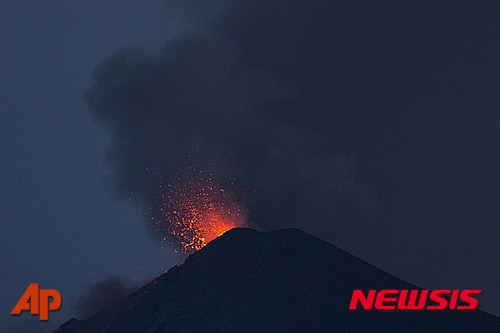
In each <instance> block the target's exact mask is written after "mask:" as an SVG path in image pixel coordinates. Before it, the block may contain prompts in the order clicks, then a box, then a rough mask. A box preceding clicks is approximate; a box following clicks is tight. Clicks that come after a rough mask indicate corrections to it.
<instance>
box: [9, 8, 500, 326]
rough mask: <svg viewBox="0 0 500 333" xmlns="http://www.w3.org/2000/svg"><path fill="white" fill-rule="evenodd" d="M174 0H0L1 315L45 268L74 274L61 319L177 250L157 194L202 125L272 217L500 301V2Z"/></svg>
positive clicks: (253, 213) (214, 151)
mask: <svg viewBox="0 0 500 333" xmlns="http://www.w3.org/2000/svg"><path fill="white" fill-rule="evenodd" d="M176 3H177V1H142V2H140V3H139V2H132V1H126V2H120V3H119V4H118V3H117V4H116V5H111V4H109V3H108V4H105V3H102V2H99V1H80V2H78V3H77V4H75V3H72V4H69V3H56V2H54V1H45V2H36V3H34V2H33V3H27V2H11V3H3V4H1V5H0V6H1V7H0V24H1V26H0V38H1V40H0V42H1V45H2V52H1V53H0V54H1V58H0V59H1V60H0V61H1V62H0V77H1V80H2V81H1V82H2V84H1V86H0V89H1V90H0V111H1V113H0V117H1V118H0V126H1V131H0V135H1V136H0V140H1V141H0V156H1V157H2V163H1V164H0V168H1V172H2V173H1V174H2V177H1V178H0V179H1V182H2V183H1V188H2V191H1V195H2V197H1V201H0V202H1V204H2V209H1V210H0V221H1V224H0V228H1V229H0V251H1V252H2V256H1V257H0V258H1V262H0V264H1V266H0V267H2V272H4V273H2V281H1V282H2V286H3V287H2V296H3V297H4V300H5V301H3V302H2V304H1V305H0V321H1V326H2V327H5V326H4V322H5V323H7V324H5V325H11V324H12V325H15V324H16V323H19V322H23V323H24V322H25V321H26V319H27V318H26V317H27V316H26V315H23V316H21V317H20V318H17V317H16V318H11V316H10V315H9V312H10V310H11V308H12V307H13V306H14V304H15V302H16V301H17V299H18V298H19V296H20V295H21V293H22V292H23V291H24V289H25V288H26V287H27V285H28V284H29V283H30V282H40V283H41V287H42V288H55V289H58V290H59V291H61V293H62V296H63V308H62V310H60V311H59V312H58V313H56V314H54V315H53V317H52V318H53V320H51V322H50V323H49V324H48V325H52V326H51V328H52V327H54V326H56V325H57V324H60V323H61V322H62V321H65V320H66V319H68V318H69V317H70V312H71V308H72V306H73V305H74V303H75V301H76V300H77V298H78V297H79V296H80V295H81V294H82V293H84V292H85V291H86V290H87V289H88V286H89V284H90V283H92V282H95V281H97V280H99V279H103V278H106V277H107V276H108V275H110V274H115V275H123V276H126V277H128V278H130V279H132V280H137V281H139V282H141V281H144V280H145V279H146V278H147V277H150V276H153V275H158V274H160V273H161V272H162V271H164V270H165V269H166V268H168V267H170V266H171V265H172V264H173V263H175V262H176V261H177V260H178V258H177V257H176V255H175V254H174V253H172V252H171V251H169V250H161V249H160V248H159V247H158V246H155V245H154V244H153V243H152V242H151V240H150V239H149V236H148V234H147V232H146V228H145V227H144V224H143V223H142V221H141V220H143V217H142V216H140V214H139V211H138V209H137V206H141V205H142V206H143V208H148V206H153V208H154V206H155V205H157V204H158V203H157V202H155V201H154V200H152V199H151V197H152V192H154V191H155V186H156V185H157V181H158V179H156V178H155V177H156V176H157V175H160V176H162V175H163V176H165V177H168V176H171V174H170V173H169V172H170V171H169V170H171V169H175V168H177V167H189V165H188V162H187V161H186V160H185V153H186V151H187V149H188V148H189V147H190V146H193V145H194V146H198V147H200V148H199V151H200V152H199V154H200V156H201V157H200V158H201V160H202V161H203V163H207V165H211V166H214V170H215V171H216V172H218V176H219V177H221V178H224V177H226V176H230V177H233V178H235V179H236V180H237V181H238V184H239V185H240V186H241V188H242V189H243V190H244V191H246V192H247V194H248V193H255V194H252V195H248V196H247V199H246V200H247V202H246V204H247V206H248V208H249V210H250V224H251V225H252V226H254V227H257V228H260V229H263V230H266V229H273V228H279V227H287V226H295V227H299V228H301V229H302V230H304V231H306V232H310V233H312V234H314V235H316V236H320V237H322V238H324V239H326V240H328V241H330V242H332V243H333V244H334V245H337V246H339V247H341V248H343V249H345V250H347V251H349V252H351V253H352V254H354V255H357V256H359V257H360V258H362V259H364V260H366V261H368V262H370V263H372V264H374V265H376V266H378V267H380V268H382V269H384V270H386V271H388V272H390V273H392V274H394V275H396V276H398V277H400V278H402V279H404V280H407V281H408V282H410V283H414V284H416V285H419V286H421V287H424V288H428V289H483V296H482V298H481V306H482V308H483V309H484V310H486V311H489V312H492V313H495V314H497V315H498V314H500V304H499V302H498V300H499V299H500V287H499V286H498V277H499V276H500V265H499V260H498V256H499V254H500V245H499V244H500V236H499V235H500V226H499V218H500V210H499V207H500V120H499V119H500V117H499V111H498V110H499V109H500V108H499V107H500V98H499V97H498V96H500V94H499V87H500V71H499V68H498V66H497V64H496V62H497V60H498V59H499V57H500V45H499V42H498V36H499V33H500V29H499V28H500V25H499V23H498V15H499V14H500V7H499V6H498V5H496V4H495V3H493V2H487V1H479V2H474V3H472V2H471V3H468V2H466V1H460V2H458V3H456V2H455V1H450V2H446V1H444V2H442V3H441V2H440V3H434V2H432V1H427V2H426V1H424V2H421V3H420V2H419V3H412V2H409V1H408V2H405V1H388V2H387V3H386V4H384V6H382V5H375V4H373V3H372V2H370V1H352V2H349V3H348V4H347V3H345V4H342V3H340V2H329V1H326V0H325V1H318V2H317V3H315V5H314V6H311V5H309V2H305V1H291V0H290V1H280V0H272V1H271V0H269V1H260V0H259V1H257V0H256V1H236V0H235V1H230V0H227V1H225V0H214V1H211V2H204V4H205V5H203V6H200V5H199V1H196V0H191V1H187V2H186V3H187V4H188V5H187V6H188V7H192V8H190V10H187V11H183V12H182V11H181V12H179V11H178V10H179V9H180V8H181V7H182V6H178V5H177V6H176V5H175V4H176ZM227 3H232V4H235V5H234V6H232V7H226V6H225V4H227ZM191 9H193V10H191ZM179 13H181V14H179ZM183 15H188V16H185V17H184V16H183ZM188 17H189V18H188ZM184 28H187V29H185V30H187V31H189V34H184V35H182V36H181V38H180V39H178V40H176V41H174V42H169V43H168V44H166V45H164V46H163V47H162V48H161V51H158V50H159V48H160V47H161V46H162V45H163V44H164V43H165V42H166V41H167V40H171V39H172V38H173V37H175V36H178V34H179V32H180V31H184V30H183V29H184ZM135 44H141V45H143V46H144V49H142V50H138V49H137V48H135V49H131V48H129V49H127V51H125V52H122V53H119V54H115V53H116V52H117V51H120V50H121V49H123V48H124V47H127V46H130V45H135ZM113 54H115V55H114V56H113V57H111V58H110V56H112V55H113ZM105 59H106V60H105ZM103 60H105V62H103V63H101V65H100V66H99V70H98V71H97V73H96V76H95V80H94V78H93V76H92V75H93V74H92V73H93V70H94V68H95V66H96V65H98V64H99V63H100V62H101V61H103ZM89 89H90V90H89ZM86 91H88V93H87V103H88V104H89V106H90V107H89V106H87V105H86V102H85V100H84V97H83V96H84V93H85V92H86ZM89 111H91V112H89ZM91 113H92V115H93V116H94V117H95V118H98V119H99V120H100V121H101V122H103V123H105V124H106V125H110V128H112V130H111V131H107V130H106V127H105V126H102V124H97V123H96V122H94V120H93V119H92V116H91ZM107 151H111V152H112V153H113V155H112V156H113V158H112V159H111V160H109V159H108V162H111V163H106V152H107ZM145 170H154V171H155V173H154V174H153V173H149V171H148V173H146V172H145ZM152 174H153V176H152ZM116 184H118V189H119V192H120V194H121V196H118V195H117V194H116V193H115V191H114V190H113V187H114V186H115V185H116ZM134 193H135V194H134ZM127 196H130V197H132V198H133V199H134V200H135V203H136V204H137V205H134V203H130V202H129V201H127V200H125V199H124V198H126V197H127ZM156 208H158V207H156ZM140 266H142V268H140ZM4 295H5V296H4Z"/></svg>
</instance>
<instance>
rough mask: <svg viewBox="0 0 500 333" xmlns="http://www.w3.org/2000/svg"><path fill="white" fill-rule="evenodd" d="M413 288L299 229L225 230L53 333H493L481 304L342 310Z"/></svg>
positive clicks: (498, 324) (497, 323)
mask: <svg viewBox="0 0 500 333" xmlns="http://www.w3.org/2000/svg"><path fill="white" fill-rule="evenodd" d="M355 289H362V290H369V289H376V290H380V289H410V290H411V289H418V288H417V287H415V286H413V285H410V284H408V283H406V282H404V281H402V280H400V279H398V278H396V277H394V276H392V275H390V274H388V273H386V272H384V271H382V270H380V269H378V268H376V267H374V266H372V265H370V264H368V263H366V262H364V261H362V260H360V259H357V258H356V257H354V256H352V255H350V254H348V253H346V252H344V251H342V250H340V249H339V248H337V247H335V246H333V245H331V244H329V243H326V242H324V241H322V240H320V239H318V238H315V237H313V236H310V235H308V234H306V233H304V232H301V231H298V230H296V229H284V230H278V231H272V232H266V233H261V232H257V231H254V230H252V229H244V228H237V229H232V230H230V231H228V232H227V233H225V234H224V235H222V236H221V237H219V238H217V239H215V240H214V241H212V242H211V243H209V244H208V245H207V246H206V247H204V248H203V249H201V250H199V251H197V252H195V253H193V254H192V255H191V256H189V257H188V258H187V259H186V261H185V263H184V264H183V265H181V266H180V267H178V266H175V267H173V268H172V269H170V270H169V271H168V272H167V273H165V274H163V275H161V276H159V277H158V278H157V279H155V280H154V281H152V282H150V283H149V284H147V285H146V286H144V287H143V288H142V289H140V290H139V291H137V292H136V293H134V294H132V295H130V296H129V297H128V298H126V299H124V300H123V301H121V302H119V303H117V304H115V305H114V306H111V307H109V308H107V309H105V310H103V311H100V312H98V313H96V314H94V315H93V316H92V317H90V318H89V319H87V320H83V321H79V320H77V319H71V320H70V321H68V322H66V323H65V324H63V325H62V326H61V327H60V328H59V330H58V331H57V333H87V332H88V333H90V332H91V333H99V332H107V333H138V332H147V333H163V332H252V333H253V332H494V331H498V329H499V328H500V319H499V318H497V317H494V316H492V315H489V314H487V313H484V312H482V311H478V310H472V311H465V310H441V311H436V310H410V311H408V310H406V311H404V310H397V309H396V310H394V311H388V310H364V309H359V308H358V310H355V311H354V310H349V304H350V300H351V296H352V293H353V290H355Z"/></svg>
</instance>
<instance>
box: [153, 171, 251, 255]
mask: <svg viewBox="0 0 500 333" xmlns="http://www.w3.org/2000/svg"><path fill="white" fill-rule="evenodd" d="M161 197H162V198H161V208H160V211H159V214H158V215H159V216H160V217H159V220H158V221H157V228H158V229H160V230H162V231H163V232H164V233H165V235H166V236H165V237H164V238H163V239H162V240H163V242H167V243H171V244H172V245H173V246H174V247H175V248H176V249H177V250H178V251H179V252H182V253H184V254H190V253H192V252H195V251H197V250H199V249H201V248H202V247H204V246H205V245H207V244H208V243H209V242H210V241H212V240H213V239H214V238H217V237H219V236H220V235H222V234H223V233H225V232H226V231H228V230H230V229H232V228H235V227H242V226H245V225H246V219H247V210H246V208H245V206H244V205H243V204H241V203H240V202H238V201H237V200H236V198H235V197H234V195H232V194H231V193H229V192H227V191H226V190H224V189H223V188H222V187H220V186H218V185H217V184H216V182H215V181H214V179H213V174H211V173H206V172H203V171H200V170H196V169H193V170H192V172H190V173H188V174H185V175H183V176H181V177H178V178H177V179H176V181H175V182H174V183H173V184H171V185H168V188H167V191H166V194H164V195H162V196H161Z"/></svg>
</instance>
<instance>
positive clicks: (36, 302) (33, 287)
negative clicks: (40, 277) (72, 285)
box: [11, 283, 61, 320]
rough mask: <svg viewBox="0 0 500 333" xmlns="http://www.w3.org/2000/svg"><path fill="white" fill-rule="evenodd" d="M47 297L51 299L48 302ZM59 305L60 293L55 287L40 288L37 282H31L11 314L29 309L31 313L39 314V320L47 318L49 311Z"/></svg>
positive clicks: (57, 307)
mask: <svg viewBox="0 0 500 333" xmlns="http://www.w3.org/2000/svg"><path fill="white" fill-rule="evenodd" d="M49 298H52V301H51V302H49ZM60 307H61V294H59V292H58V291H57V290H55V289H40V287H39V285H38V283H32V284H30V285H29V287H28V289H26V291H25V292H24V294H23V296H21V298H20V299H19V301H18V302H17V304H16V306H15V307H14V309H13V310H12V312H11V314H16V315H17V314H20V313H21V312H22V311H25V310H26V311H27V310H31V314H36V315H39V316H40V320H48V319H49V311H53V310H57V309H59V308H60Z"/></svg>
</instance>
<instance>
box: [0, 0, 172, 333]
mask: <svg viewBox="0 0 500 333" xmlns="http://www.w3.org/2000/svg"><path fill="white" fill-rule="evenodd" d="M169 31H171V32H173V30H172V29H170V30H168V24H166V23H165V6H164V4H162V2H161V1H154V0H152V1H141V2H136V1H121V2H119V3H112V2H102V1H78V2H71V3H69V2H56V1H8V2H2V3H1V4H0V44H1V45H2V51H1V53H0V64H1V65H0V77H1V85H0V96H1V97H0V156H1V162H0V170H1V175H2V176H1V177H0V181H1V191H0V195H1V199H0V202H1V209H0V221H1V222H0V252H1V253H2V254H1V256H0V267H1V272H2V273H1V275H0V276H1V285H2V287H1V293H0V294H1V297H2V302H1V305H0V327H2V328H5V327H9V326H8V325H9V324H6V322H11V323H12V324H13V325H14V324H16V323H20V322H24V321H27V320H28V319H29V315H26V314H25V315H22V316H21V317H20V318H17V317H15V318H11V317H12V316H11V315H10V311H11V310H12V307H13V306H14V305H15V303H16V302H17V299H18V298H19V297H20V296H21V294H22V293H23V292H24V289H25V288H26V287H27V286H28V284H29V283H31V282H40V284H41V287H42V288H55V289H58V290H59V291H60V292H61V293H62V296H63V306H62V308H61V310H60V311H58V313H55V314H54V315H52V314H51V320H50V326H51V327H54V326H57V325H56V324H60V323H61V322H63V321H65V320H67V319H68V318H69V317H70V310H71V307H72V305H73V303H74V301H75V299H76V298H77V297H78V296H79V295H81V294H82V292H83V291H85V290H86V289H87V288H88V286H89V284H90V283H93V282H95V281H96V280H98V279H102V278H104V277H106V276H107V275H110V274H116V275H119V276H120V275H125V276H128V277H130V278H131V279H137V280H139V281H141V282H142V281H144V279H145V278H146V277H150V276H153V275H157V274H159V273H161V271H162V269H163V270H164V269H166V268H168V267H170V266H171V265H172V263H173V262H174V261H175V255H174V254H171V253H169V252H168V251H162V250H161V249H159V248H158V247H156V246H154V245H153V244H152V242H151V241H150V240H149V237H148V236H147V233H146V230H145V228H144V227H143V224H142V223H140V222H139V221H140V216H139V215H138V212H137V209H135V207H133V206H132V205H130V204H129V203H128V202H126V201H125V200H123V199H118V198H117V196H116V195H115V194H114V192H113V190H112V186H111V185H110V184H111V183H112V178H111V177H112V175H111V173H110V168H108V167H107V166H106V165H105V152H106V150H107V148H108V144H109V138H108V135H107V134H106V131H105V130H104V129H103V128H102V127H101V126H98V125H96V124H95V123H94V121H93V120H92V119H91V117H90V115H89V113H88V111H87V107H86V105H85V103H84V100H83V93H84V91H85V90H86V89H88V87H89V86H90V84H91V83H92V71H93V68H94V67H95V65H96V64H97V63H98V62H99V61H101V60H102V59H103V58H105V57H107V56H109V55H110V54H111V53H113V52H115V51H116V50H118V49H120V48H122V47H124V46H126V45H129V44H133V43H137V42H140V43H142V44H144V45H147V46H149V47H151V48H153V49H154V48H156V47H157V46H158V45H159V44H160V43H161V42H163V41H164V40H165V36H168V35H169V33H170V32H169ZM139 266H142V267H143V268H142V269H140V268H139ZM0 331H2V332H4V331H3V330H2V329H0Z"/></svg>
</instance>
